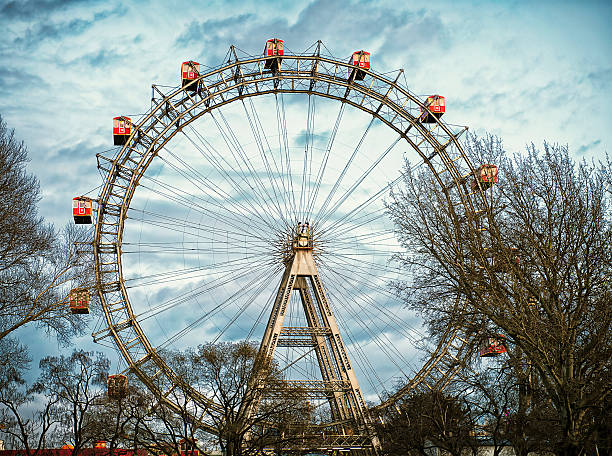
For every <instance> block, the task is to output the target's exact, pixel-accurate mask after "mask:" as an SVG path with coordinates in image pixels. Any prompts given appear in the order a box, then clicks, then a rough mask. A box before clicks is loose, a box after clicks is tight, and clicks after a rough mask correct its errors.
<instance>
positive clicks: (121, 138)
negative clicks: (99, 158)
mask: <svg viewBox="0 0 612 456" xmlns="http://www.w3.org/2000/svg"><path fill="white" fill-rule="evenodd" d="M131 131H132V119H130V118H129V117H127V116H118V117H113V144H114V145H115V146H122V145H124V144H126V143H127V140H128V138H129V137H130V133H131Z"/></svg>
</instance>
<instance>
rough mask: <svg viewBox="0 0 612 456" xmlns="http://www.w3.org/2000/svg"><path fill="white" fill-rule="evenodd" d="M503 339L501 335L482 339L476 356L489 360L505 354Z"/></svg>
mask: <svg viewBox="0 0 612 456" xmlns="http://www.w3.org/2000/svg"><path fill="white" fill-rule="evenodd" d="M505 339H506V337H505V336H504V335H502V334H498V335H497V336H495V337H487V338H486V339H483V340H482V342H481V343H480V348H479V350H478V355H479V356H480V357H481V358H489V357H493V356H499V355H501V354H503V353H506V352H507V351H508V350H507V349H506V344H505Z"/></svg>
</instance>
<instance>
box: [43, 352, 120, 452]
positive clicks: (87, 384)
mask: <svg viewBox="0 0 612 456" xmlns="http://www.w3.org/2000/svg"><path fill="white" fill-rule="evenodd" d="M108 368H109V361H108V359H106V358H105V357H104V356H103V355H102V354H101V353H97V354H94V353H91V352H85V351H82V350H75V351H74V352H73V353H72V355H70V356H69V357H65V356H63V355H60V356H49V357H46V358H44V359H42V360H41V361H40V369H41V374H40V377H39V378H38V381H37V382H36V384H35V390H36V391H37V392H39V393H42V394H44V395H45V396H46V397H49V398H52V399H53V400H54V407H53V410H52V415H53V416H54V417H55V419H56V420H57V423H58V425H57V427H56V428H55V430H54V432H55V435H56V440H57V442H56V443H60V442H70V443H71V444H72V445H73V446H74V451H75V452H78V451H79V450H80V449H82V448H85V447H86V446H88V445H91V444H93V442H94V441H95V440H96V439H97V437H98V436H97V428H96V426H95V416H94V415H95V413H96V412H97V411H98V408H99V406H100V404H103V403H104V402H105V397H106V378H107V375H108Z"/></svg>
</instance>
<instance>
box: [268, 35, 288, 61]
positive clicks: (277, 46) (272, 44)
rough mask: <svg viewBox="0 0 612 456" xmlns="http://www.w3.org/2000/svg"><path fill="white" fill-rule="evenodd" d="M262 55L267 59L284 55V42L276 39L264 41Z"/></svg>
mask: <svg viewBox="0 0 612 456" xmlns="http://www.w3.org/2000/svg"><path fill="white" fill-rule="evenodd" d="M264 55H265V56H268V57H269V56H273V55H285V42H284V41H283V40H279V39H278V38H272V39H269V40H268V41H266V48H265V49H264Z"/></svg>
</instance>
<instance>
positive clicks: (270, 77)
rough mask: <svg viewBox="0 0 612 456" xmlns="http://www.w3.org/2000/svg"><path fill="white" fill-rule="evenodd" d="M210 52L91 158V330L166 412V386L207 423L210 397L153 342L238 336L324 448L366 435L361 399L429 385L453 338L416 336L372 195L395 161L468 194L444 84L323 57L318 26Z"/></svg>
mask: <svg viewBox="0 0 612 456" xmlns="http://www.w3.org/2000/svg"><path fill="white" fill-rule="evenodd" d="M371 57H372V60H371V59H370V58H371ZM225 62H226V63H223V64H222V65H220V66H216V67H205V66H204V65H203V64H200V63H198V62H195V61H185V62H183V63H182V65H181V66H180V70H181V71H180V77H179V78H178V83H179V85H178V86H176V87H171V88H168V87H167V86H159V85H153V87H152V100H151V107H150V109H149V110H148V111H147V112H146V113H145V114H144V115H142V116H141V117H140V118H139V119H134V120H133V119H131V118H130V117H128V116H118V117H116V118H115V119H114V120H113V135H114V145H115V146H116V147H115V148H114V149H113V150H112V153H109V154H107V155H108V156H106V155H104V154H99V155H98V166H99V168H100V170H102V171H103V173H104V179H105V182H104V185H103V188H102V190H101V192H100V194H99V197H98V201H97V203H98V206H97V215H96V219H95V238H94V256H95V263H96V280H97V283H96V287H97V291H98V295H99V298H100V301H101V304H102V307H103V310H104V316H105V321H104V327H103V328H102V329H101V330H100V331H97V332H96V333H94V340H95V341H98V342H103V341H110V342H111V343H112V344H113V345H114V346H115V347H116V348H117V349H118V350H119V351H120V353H121V355H122V357H123V359H124V362H125V366H126V369H125V372H124V374H125V373H127V372H128V371H129V372H131V373H133V374H135V375H136V376H137V377H138V378H139V379H140V380H141V381H142V382H143V384H144V385H146V386H147V387H148V388H149V389H150V390H151V391H153V392H155V394H157V395H158V396H159V397H161V398H164V400H165V401H166V402H167V404H168V405H169V406H170V407H173V408H175V409H176V410H178V409H179V408H180V405H179V404H174V403H173V401H172V397H173V396H172V395H170V394H169V392H170V391H174V392H176V391H180V392H181V396H182V397H184V398H188V399H189V400H190V401H192V402H193V403H194V404H196V406H194V408H193V410H199V412H195V411H194V416H193V419H194V420H196V421H198V422H199V423H200V424H201V426H202V427H203V428H204V429H205V430H207V431H210V432H213V433H214V432H215V429H214V427H213V426H212V425H211V421H210V419H209V418H210V415H211V414H214V413H217V412H218V410H219V407H220V405H219V404H216V403H214V401H212V400H211V399H210V398H209V397H208V396H207V395H206V392H204V391H200V390H198V389H197V388H194V387H192V386H191V385H189V383H188V382H186V381H184V379H182V378H181V376H180V375H179V374H178V373H177V372H175V371H174V370H173V369H172V368H171V367H170V365H169V363H168V360H167V359H165V357H164V354H165V353H167V351H168V350H170V349H185V348H187V347H195V346H197V345H199V344H202V343H205V342H213V343H214V342H223V341H230V342H231V341H238V340H245V339H246V340H249V341H252V342H254V343H256V344H258V346H259V347H260V348H259V350H260V353H262V354H265V355H266V356H269V357H272V358H274V359H275V360H276V362H277V363H278V366H279V368H280V369H281V370H282V372H283V374H284V375H285V376H286V379H287V381H294V382H301V383H300V384H301V385H302V386H303V387H304V388H305V389H306V390H308V391H311V392H312V397H313V401H319V403H320V404H321V406H322V407H328V408H329V410H330V413H329V416H330V430H328V432H327V436H328V438H331V439H333V442H331V443H329V445H330V448H331V445H335V446H334V448H352V449H355V448H361V449H366V450H367V449H368V448H375V447H376V442H375V439H373V438H372V436H371V435H369V434H368V433H367V432H366V431H364V429H366V428H367V424H368V420H369V419H370V418H369V417H368V409H369V408H370V405H371V404H375V405H376V404H380V403H381V402H382V403H390V402H392V401H393V400H394V398H396V397H399V395H401V394H405V393H406V392H407V391H409V390H411V389H420V388H423V389H442V388H444V387H445V385H446V384H448V382H449V381H450V380H451V379H452V377H453V375H454V373H455V370H456V368H457V367H458V365H459V363H460V362H461V359H462V356H463V355H462V353H463V351H464V350H465V342H464V341H463V340H462V338H461V337H457V334H458V331H459V329H458V328H454V327H448V328H447V329H446V331H445V332H444V334H442V335H441V336H440V337H439V338H438V340H437V342H436V344H437V345H434V346H429V345H428V342H427V339H426V338H425V337H424V336H425V330H424V328H423V326H422V322H421V320H420V319H419V318H418V316H417V315H415V314H414V313H412V312H411V311H410V310H409V309H407V308H406V307H405V306H404V304H403V303H402V302H401V300H400V299H399V298H398V297H397V296H396V295H395V294H394V292H393V291H392V289H391V287H390V284H391V283H393V282H394V281H397V280H400V279H401V277H400V275H399V273H400V271H399V268H398V265H397V264H396V263H395V262H394V261H393V255H394V253H398V252H400V249H401V247H400V245H399V244H398V242H397V240H396V236H395V233H394V229H395V228H394V226H393V225H392V223H391V221H390V220H389V218H388V217H387V216H386V209H385V201H386V198H388V196H389V192H390V190H391V189H392V188H393V187H394V186H395V185H397V184H399V183H400V181H401V179H402V169H403V166H404V163H405V160H406V159H408V160H410V162H411V163H413V164H416V166H423V167H424V168H425V169H428V170H429V171H430V172H431V173H432V175H433V176H434V178H435V180H436V182H438V184H439V186H440V191H443V192H444V193H445V195H446V198H447V199H448V203H449V204H450V205H453V206H456V207H462V208H463V209H462V210H464V211H472V212H475V211H476V210H477V209H476V208H477V207H480V206H481V205H482V204H486V201H485V202H484V203H483V201H480V199H482V198H483V194H482V191H473V190H471V189H470V188H468V187H467V186H466V179H468V178H469V176H471V175H475V169H474V167H473V166H472V164H471V163H470V162H469V160H468V157H467V156H466V155H465V153H464V152H463V150H462V148H461V146H460V143H459V141H458V138H459V137H460V135H461V134H462V133H463V132H465V130H466V128H465V127H461V126H456V125H452V124H449V123H445V122H443V121H442V119H441V117H442V115H443V114H444V112H445V104H444V97H442V96H439V95H424V96H419V95H416V94H414V93H413V92H411V91H410V90H409V89H408V88H407V84H406V82H405V76H404V72H403V70H399V71H396V72H393V73H388V74H380V73H377V72H376V71H375V65H374V63H375V56H371V55H370V54H369V53H368V52H365V51H357V52H355V53H353V54H352V55H351V56H350V58H349V59H338V58H334V57H332V56H331V55H328V52H327V51H326V49H325V48H324V46H322V43H321V42H317V43H316V44H315V45H313V46H312V47H311V48H309V49H308V50H307V51H305V52H302V53H294V52H291V51H289V50H288V49H287V48H285V44H284V42H283V41H282V40H278V39H272V40H268V42H266V44H265V48H264V52H263V54H260V55H249V54H246V53H244V52H242V51H239V50H238V49H236V48H234V47H233V46H232V47H230V50H229V52H228V54H227V56H226V59H225ZM76 204H77V206H78V201H77V203H76ZM75 220H76V215H75ZM85 223H86V222H85ZM424 359H425V360H424ZM115 377H116V378H115ZM115 377H114V378H113V382H114V383H113V385H112V386H113V391H114V394H120V391H119V390H120V388H121V387H122V386H123V385H125V383H124V377H123V376H115ZM115 380H116V383H115ZM398 383H402V384H403V385H404V386H403V387H402V388H401V389H400V391H397V392H396V393H395V394H390V392H392V391H394V388H395V386H396V385H397V384H398ZM355 423H357V424H355ZM347 428H351V431H350V432H347Z"/></svg>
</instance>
